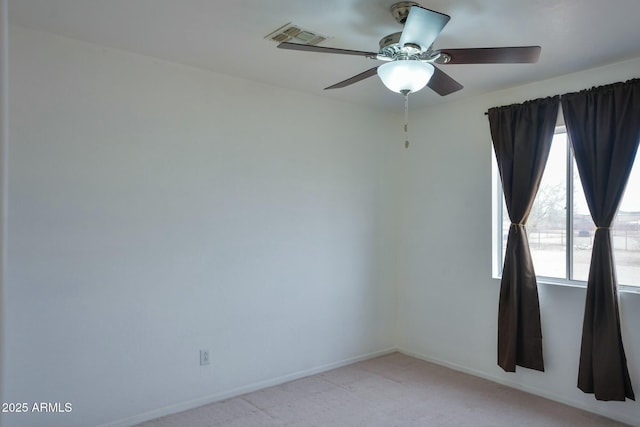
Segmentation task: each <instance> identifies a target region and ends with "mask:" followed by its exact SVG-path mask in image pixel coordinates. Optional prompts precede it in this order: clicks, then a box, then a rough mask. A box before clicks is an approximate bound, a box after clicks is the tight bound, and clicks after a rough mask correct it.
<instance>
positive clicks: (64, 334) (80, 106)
mask: <svg viewBox="0 0 640 427" xmlns="http://www.w3.org/2000/svg"><path fill="white" fill-rule="evenodd" d="M10 87H11V96H10V124H11V137H10V145H9V149H10V157H9V164H10V167H9V233H8V235H9V240H8V245H9V253H8V272H7V286H6V296H7V313H6V316H5V318H6V322H7V323H6V325H4V326H5V331H6V337H5V344H6V352H5V356H6V367H7V369H6V371H5V372H6V377H4V378H3V379H2V383H3V386H4V392H5V393H4V398H5V400H7V401H11V402H29V403H33V402H40V401H42V402H61V403H65V402H71V403H72V405H73V410H72V412H71V413H67V414H27V415H25V414H20V415H13V416H8V417H7V418H6V419H5V420H4V422H5V425H6V426H30V427H36V426H49V427H50V426H55V425H61V426H62V425H64V426H67V427H71V426H89V425H99V424H106V423H110V424H112V425H126V424H130V423H133V422H135V421H142V420H144V419H147V418H150V417H152V416H158V415H162V414H165V413H167V412H169V411H174V410H177V409H184V408H187V407H189V406H193V405H196V404H199V403H200V404H203V403H206V402H208V401H211V400H215V399H218V398H221V397H225V396H228V395H232V394H235V393H238V392H240V391H245V390H249V389H252V388H255V387H259V386H263V385H266V384H270V383H273V382H278V381H284V380H285V379H288V378H294V377H296V376H299V375H302V374H305V373H310V372H314V371H316V370H318V369H325V368H328V367H331V366H336V365H340V364H341V363H346V362H347V361H350V360H355V359H357V358H360V357H365V356H367V355H371V354H375V353H377V352H380V351H385V350H387V349H390V348H393V346H394V344H395V343H394V341H393V339H394V326H395V325H394V320H395V299H394V298H395V295H396V294H395V289H394V287H393V284H392V283H391V282H390V280H391V279H392V277H393V274H394V270H393V269H392V268H388V267H389V263H387V262H386V260H387V259H392V257H390V256H389V253H390V252H391V251H393V250H394V249H395V247H394V246H393V245H394V243H393V239H394V237H395V234H394V232H393V228H392V227H390V221H392V220H393V212H392V210H391V208H390V207H387V204H386V203H385V202H386V200H388V199H387V192H388V191H390V190H391V187H392V183H393V181H392V180H391V179H390V178H392V176H391V175H390V173H391V172H389V171H392V170H393V168H389V165H388V164H387V162H388V161H389V158H390V156H392V155H393V154H392V153H390V151H393V150H391V149H390V148H389V147H390V144H393V143H395V141H394V139H396V138H397V139H398V140H400V138H401V135H400V134H399V130H400V129H399V126H398V129H393V130H389V131H386V130H385V129H387V128H389V129H391V127H388V126H383V125H381V126H379V127H376V126H373V125H374V124H378V123H383V122H385V121H391V119H390V118H388V116H387V115H383V114H382V113H380V112H376V111H374V110H371V111H369V110H366V109H363V108H361V107H354V106H352V105H349V104H344V103H338V102H333V101H328V100H325V99H321V98H316V97H311V96H308V95H303V94H300V93H295V92H291V91H286V90H282V89H277V88H273V87H268V86H264V85H260V84H257V83H251V82H247V81H243V80H239V79H235V78H233V77H228V76H222V75H216V74H213V73H209V72H205V71H201V70H197V69H193V68H188V67H184V66H180V65H175V64H171V63H166V62H162V61H159V60H155V59H151V58H146V57H141V56H137V55H133V54H128V53H123V52H119V51H114V50H110V49H106V48H102V47H98V46H94V45H90V44H85V43H80V42H77V41H73V40H70V39H65V38H60V37H56V36H51V35H47V34H42V33H37V32H32V31H29V30H25V29H22V28H19V27H12V28H11V32H10ZM394 123H395V122H394ZM203 348H206V349H209V350H210V352H211V365H210V366H207V367H200V366H199V349H203Z"/></svg>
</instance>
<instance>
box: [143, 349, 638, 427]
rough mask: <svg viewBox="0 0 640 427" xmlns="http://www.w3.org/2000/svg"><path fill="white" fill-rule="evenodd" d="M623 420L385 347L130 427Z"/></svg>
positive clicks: (612, 426) (612, 425)
mask: <svg viewBox="0 0 640 427" xmlns="http://www.w3.org/2000/svg"><path fill="white" fill-rule="evenodd" d="M625 425H626V424H622V423H619V422H616V421H613V420H609V419H607V418H603V417H601V416H598V415H595V414H591V413H589V412H585V411H582V410H580V409H576V408H572V407H569V406H566V405H563V404H560V403H557V402H553V401H551V400H547V399H544V398H541V397H537V396H534V395H531V394H527V393H525V392H522V391H519V390H515V389H512V388H509V387H506V386H503V385H500V384H496V383H493V382H490V381H487V380H484V379H481V378H478V377H474V376H471V375H467V374H464V373H460V372H457V371H454V370H451V369H448V368H445V367H442V366H439V365H435V364H433V363H429V362H425V361H422V360H419V359H415V358H413V357H409V356H406V355H403V354H400V353H393V354H390V355H387V356H382V357H378V358H375V359H371V360H367V361H364V362H359V363H355V364H353V365H349V366H346V367H342V368H338V369H334V370H332V371H328V372H324V373H321V374H317V375H313V376H309V377H306V378H302V379H299V380H296V381H292V382H289V383H286V384H281V385H278V386H274V387H269V388H267V389H264V390H260V391H256V392H253V393H248V394H245V395H242V396H238V397H235V398H232V399H228V400H224V401H221V402H217V403H212V404H209V405H205V406H202V407H199V408H196V409H192V410H189V411H185V412H181V413H178V414H174V415H169V416H166V417H162V418H158V419H155V420H152V421H148V422H145V423H143V424H139V425H138V427H208V426H229V427H231V426H238V427H253V426H327V427H329V426H385V427H388V426H407V427H409V426H443V427H444V426H455V427H467V426H468V427H478V426H487V427H488V426H491V427H498V426H505V427H507V426H508V427H547V426H548V427H551V426H553V427H557V426H567V427H569V426H570V427H577V426H590V427H596V426H597V427H605V426H606V427H619V426H625Z"/></svg>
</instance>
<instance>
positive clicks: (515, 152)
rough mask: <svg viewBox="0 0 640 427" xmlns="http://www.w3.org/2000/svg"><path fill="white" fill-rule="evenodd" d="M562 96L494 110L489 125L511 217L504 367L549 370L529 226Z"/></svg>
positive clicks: (502, 331) (501, 317)
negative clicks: (546, 363) (530, 213)
mask: <svg viewBox="0 0 640 427" xmlns="http://www.w3.org/2000/svg"><path fill="white" fill-rule="evenodd" d="M559 103H560V97H559V96H555V97H553V98H544V99H537V100H534V101H528V102H525V103H524V104H517V105H510V106H506V107H498V108H492V109H490V110H489V124H490V127H491V137H492V139H493V147H494V152H495V155H496V160H497V162H498V168H499V170H500V177H501V179H502V187H503V189H504V198H505V203H506V206H507V210H508V212H509V218H510V219H511V227H509V235H508V238H507V248H506V253H505V260H504V268H503V272H502V282H501V284H500V300H499V303H498V365H499V366H500V367H501V368H502V369H504V370H505V371H507V372H514V371H515V370H516V365H518V366H522V367H525V368H531V369H536V370H538V371H544V361H543V358H542V327H541V325H540V305H539V302H538V286H537V282H536V273H535V271H534V268H533V262H532V260H531V253H530V251H529V240H528V238H527V231H526V229H525V227H524V225H525V223H526V222H527V217H528V216H529V212H530V211H531V206H532V205H533V201H534V199H535V197H536V193H537V192H538V187H539V186H540V180H541V179H542V172H543V171H544V167H545V165H546V163H547V158H548V157H549V150H550V149H551V140H552V139H553V132H554V128H555V124H556V119H557V116H558V105H559Z"/></svg>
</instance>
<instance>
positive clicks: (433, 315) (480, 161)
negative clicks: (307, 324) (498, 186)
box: [398, 60, 640, 425]
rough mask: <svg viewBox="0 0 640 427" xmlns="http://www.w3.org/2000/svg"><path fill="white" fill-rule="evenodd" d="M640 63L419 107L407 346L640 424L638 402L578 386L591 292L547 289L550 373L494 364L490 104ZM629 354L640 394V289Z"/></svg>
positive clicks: (623, 76) (628, 309) (603, 78)
mask: <svg viewBox="0 0 640 427" xmlns="http://www.w3.org/2000/svg"><path fill="white" fill-rule="evenodd" d="M639 69H640V60H635V61H629V62H625V63H620V64H616V65H612V66H608V67H604V68H601V69H594V70H590V71H586V72H581V73H577V74H573V75H568V76H565V77H562V78H557V79H553V80H549V81H543V82H539V83H536V84H531V85H527V86H523V87H518V88H514V89H511V90H505V91H501V92H497V93H493V94H490V95H485V96H479V97H474V98H471V99H465V100H463V101H460V102H455V103H450V104H447V105H444V106H441V107H437V108H431V109H426V110H422V111H419V112H414V114H413V118H412V122H413V125H412V129H413V135H420V136H421V138H422V139H421V140H420V141H418V140H417V138H416V137H414V140H415V141H414V143H413V144H412V149H411V150H410V152H411V153H410V155H408V156H405V158H404V159H402V161H401V163H400V168H401V169H402V170H404V171H405V173H404V177H403V178H402V180H403V181H402V182H403V183H404V184H403V185H402V187H401V188H403V189H404V190H405V191H404V203H403V205H404V207H405V212H404V214H403V221H402V223H403V225H404V229H403V232H402V236H401V238H400V241H401V242H403V246H401V250H400V254H399V256H398V259H399V260H400V265H399V271H400V272H401V273H402V280H401V287H400V290H399V295H400V296H399V298H400V300H399V308H398V315H399V321H398V331H399V335H398V342H399V346H400V348H401V349H402V350H404V351H406V352H408V353H410V354H414V355H418V356H421V357H423V358H426V359H430V360H435V361H438V362H439V363H444V364H447V365H449V366H453V367H455V368H457V369H462V370H465V371H468V372H472V373H475V374H477V375H480V376H484V377H488V378H491V379H494V380H496V381H500V382H505V383H508V384H510V385H513V386H515V387H520V388H523V389H526V390H529V391H532V392H535V393H538V394H542V395H545V396H547V397H552V398H554V399H557V400H560V401H564V402H567V403H570V404H572V405H575V406H579V407H583V408H586V409H588V410H591V411H595V412H599V413H602V414H606V415H608V416H610V417H613V418H617V419H620V420H623V421H626V422H629V423H636V424H637V425H640V424H638V423H640V421H639V420H640V404H639V403H636V402H632V401H627V402H626V403H619V402H615V403H614V402H611V403H603V402H597V401H595V399H594V398H593V396H592V395H586V394H584V393H582V392H581V391H580V390H578V389H577V387H576V382H577V372H578V358H579V351H580V334H581V329H582V318H583V310H584V299H585V291H584V289H576V288H566V287H559V286H552V285H540V286H539V292H540V305H541V316H542V327H543V331H542V332H543V336H544V341H543V345H544V357H545V367H546V372H545V373H538V372H535V371H530V370H527V369H523V368H519V369H518V371H517V372H516V373H515V374H507V373H504V372H503V371H502V370H501V369H500V368H499V367H498V366H497V364H496V347H497V344H496V342H497V338H496V334H497V313H498V292H499V287H500V283H499V281H498V280H494V279H492V278H491V274H492V271H491V237H492V236H491V227H490V224H491V161H492V160H491V159H492V155H493V153H492V149H491V137H490V133H489V123H488V120H487V118H486V116H485V115H484V112H485V111H487V109H488V108H490V107H494V106H499V105H507V104H511V103H517V102H523V101H525V100H528V99H534V98H539V97H544V96H550V95H554V94H562V93H566V92H570V91H575V90H581V89H586V88H588V87H591V86H594V85H601V84H607V83H613V82H616V81H623V80H627V79H629V78H632V77H637V76H638V71H637V70H639ZM621 311H622V323H623V334H624V342H625V350H626V352H627V359H628V365H629V370H630V375H631V379H632V383H633V385H634V386H635V391H636V393H637V394H638V393H640V328H638V325H640V294H622V295H621Z"/></svg>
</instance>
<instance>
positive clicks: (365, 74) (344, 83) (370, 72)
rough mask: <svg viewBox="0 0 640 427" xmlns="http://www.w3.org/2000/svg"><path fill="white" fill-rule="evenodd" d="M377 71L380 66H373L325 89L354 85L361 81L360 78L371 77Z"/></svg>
mask: <svg viewBox="0 0 640 427" xmlns="http://www.w3.org/2000/svg"><path fill="white" fill-rule="evenodd" d="M377 71H378V67H373V68H371V69H369V70H367V71H363V72H362V73H360V74H356V75H355V76H353V77H350V78H348V79H347V80H343V81H341V82H340V83H336V84H334V85H332V86H329V87H325V88H324V90H327V89H339V88H342V87H345V86H349V85H352V84H354V83H357V82H359V81H360V80H364V79H366V78H369V77H371V76H375V75H376V73H377Z"/></svg>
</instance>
